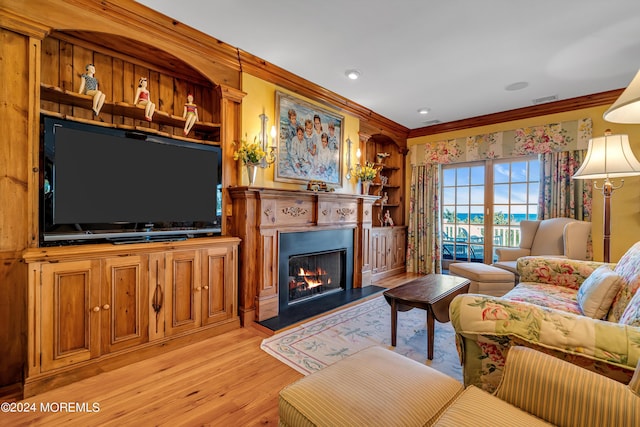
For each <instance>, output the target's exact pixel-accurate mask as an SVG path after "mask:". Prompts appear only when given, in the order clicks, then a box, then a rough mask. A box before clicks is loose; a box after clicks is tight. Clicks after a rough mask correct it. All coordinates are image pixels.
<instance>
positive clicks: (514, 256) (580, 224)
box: [493, 218, 591, 283]
mask: <svg viewBox="0 0 640 427" xmlns="http://www.w3.org/2000/svg"><path fill="white" fill-rule="evenodd" d="M590 233H591V223H590V222H586V221H578V220H576V219H572V218H550V219H543V220H538V221H522V222H520V247H519V248H499V249H496V254H497V255H498V261H497V262H495V263H494V264H493V265H495V266H496V267H500V268H503V269H505V270H508V271H510V272H512V273H513V274H515V275H516V283H517V279H518V271H517V269H516V261H517V260H518V258H520V257H523V256H545V255H549V256H553V257H563V258H569V259H576V260H586V259H587V242H588V240H589V234H590Z"/></svg>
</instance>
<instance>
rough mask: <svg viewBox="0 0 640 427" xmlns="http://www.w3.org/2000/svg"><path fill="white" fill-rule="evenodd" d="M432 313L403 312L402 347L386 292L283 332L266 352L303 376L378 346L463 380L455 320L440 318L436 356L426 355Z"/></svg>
mask: <svg viewBox="0 0 640 427" xmlns="http://www.w3.org/2000/svg"><path fill="white" fill-rule="evenodd" d="M426 320H427V314H426V312H425V311H424V310H419V309H413V310H409V311H404V312H399V313H398V334H397V346H396V347H395V349H394V348H393V347H391V308H390V306H389V304H387V302H386V301H385V299H384V297H383V296H379V297H376V298H374V299H371V300H369V301H365V302H363V303H361V304H357V305H355V306H352V307H349V308H346V309H344V310H340V311H337V312H335V313H332V314H328V315H326V316H323V317H320V318H318V319H315V320H313V321H310V322H307V323H304V324H302V325H300V326H297V327H295V328H292V329H289V330H286V331H283V332H280V333H278V334H275V335H273V336H272V337H269V338H266V339H265V340H263V341H262V345H261V346H260V347H261V348H262V349H263V350H264V351H266V352H267V353H269V354H270V355H272V356H273V357H275V358H276V359H278V360H280V361H281V362H283V363H286V364H287V365H289V366H291V367H292V368H294V369H295V370H297V371H299V372H301V373H302V374H304V375H307V374H310V373H312V372H315V371H319V370H320V369H322V368H324V367H326V366H329V365H331V364H332V363H335V362H337V361H338V360H340V359H343V358H345V357H347V356H349V355H351V354H353V353H356V352H357V351H359V350H363V349H365V348H367V347H371V346H374V345H378V346H383V347H387V348H390V349H392V350H394V351H395V352H396V353H399V354H402V355H403V356H406V357H409V358H411V359H413V360H416V361H418V362H421V363H425V364H427V365H429V366H431V367H432V368H434V369H437V370H439V371H440V372H443V373H445V374H447V375H450V376H452V377H453V378H456V379H457V380H458V381H460V382H462V368H461V366H460V360H459V358H458V352H457V351H456V345H455V338H454V331H453V327H452V326H451V322H449V323H440V322H437V321H436V322H435V324H436V326H435V347H434V357H433V360H428V359H427V329H426Z"/></svg>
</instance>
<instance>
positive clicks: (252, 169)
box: [245, 163, 258, 185]
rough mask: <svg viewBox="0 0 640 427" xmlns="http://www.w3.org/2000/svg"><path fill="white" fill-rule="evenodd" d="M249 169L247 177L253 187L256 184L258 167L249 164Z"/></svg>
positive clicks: (247, 165)
mask: <svg viewBox="0 0 640 427" xmlns="http://www.w3.org/2000/svg"><path fill="white" fill-rule="evenodd" d="M245 166H246V167H247V176H248V177H249V185H253V183H254V182H256V173H257V172H258V165H254V164H249V163H247V164H246V165H245Z"/></svg>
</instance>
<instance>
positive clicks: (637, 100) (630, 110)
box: [602, 71, 640, 123]
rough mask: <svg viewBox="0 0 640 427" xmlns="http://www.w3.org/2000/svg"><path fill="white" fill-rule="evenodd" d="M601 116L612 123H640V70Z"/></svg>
mask: <svg viewBox="0 0 640 427" xmlns="http://www.w3.org/2000/svg"><path fill="white" fill-rule="evenodd" d="M602 117H603V118H604V119H605V120H606V121H608V122H613V123H640V71H638V74H636V76H635V77H634V78H633V80H632V81H631V83H630V84H629V86H628V87H627V88H626V89H625V90H624V92H622V95H620V97H619V98H618V99H617V100H616V102H614V103H613V105H612V106H611V107H609V109H608V110H607V111H605V112H604V114H603V115H602Z"/></svg>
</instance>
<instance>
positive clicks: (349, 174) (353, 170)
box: [345, 138, 362, 179]
mask: <svg viewBox="0 0 640 427" xmlns="http://www.w3.org/2000/svg"><path fill="white" fill-rule="evenodd" d="M351 145H352V142H351V139H350V138H347V174H346V175H345V178H347V179H351V177H352V173H355V174H356V175H357V174H358V173H359V172H360V169H361V168H362V167H361V166H360V157H362V152H361V151H360V147H358V150H357V151H356V159H357V163H356V164H355V167H353V166H351Z"/></svg>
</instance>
